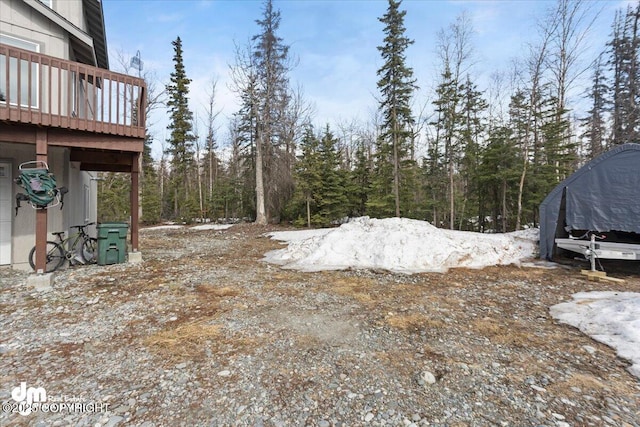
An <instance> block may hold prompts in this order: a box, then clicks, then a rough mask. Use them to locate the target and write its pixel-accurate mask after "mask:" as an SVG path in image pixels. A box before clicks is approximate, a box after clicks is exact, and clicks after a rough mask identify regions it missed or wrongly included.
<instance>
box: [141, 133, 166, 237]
mask: <svg viewBox="0 0 640 427" xmlns="http://www.w3.org/2000/svg"><path fill="white" fill-rule="evenodd" d="M152 142H153V138H152V137H151V135H149V134H147V135H146V138H145V140H144V149H143V152H142V177H141V186H142V195H141V196H142V197H141V201H140V205H141V206H142V217H141V218H140V220H141V221H142V222H143V223H145V224H156V223H158V222H160V218H161V207H162V201H161V199H160V193H159V191H158V173H157V172H156V169H155V165H154V161H153V157H152V156H151V143H152Z"/></svg>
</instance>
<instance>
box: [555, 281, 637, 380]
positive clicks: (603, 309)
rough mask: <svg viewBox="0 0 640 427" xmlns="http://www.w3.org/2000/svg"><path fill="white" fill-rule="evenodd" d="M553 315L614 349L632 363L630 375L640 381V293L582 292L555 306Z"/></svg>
mask: <svg viewBox="0 0 640 427" xmlns="http://www.w3.org/2000/svg"><path fill="white" fill-rule="evenodd" d="M549 311H550V313H551V315H552V316H553V317H554V318H555V319H558V320H559V321H560V322H561V323H566V324H569V325H571V326H574V327H576V328H578V329H580V330H581V331H582V332H584V333H585V334H587V335H589V336H590V337H591V338H593V339H594V340H596V341H599V342H601V343H603V344H606V345H608V346H610V347H613V348H614V349H616V351H617V352H618V356H620V357H621V358H624V359H627V360H630V361H631V363H632V365H631V367H630V368H629V372H631V374H633V375H635V376H636V377H638V378H640V293H636V292H610V291H608V292H578V293H577V294H574V295H573V301H571V302H565V303H562V304H557V305H554V306H553V307H551V308H550V310H549Z"/></svg>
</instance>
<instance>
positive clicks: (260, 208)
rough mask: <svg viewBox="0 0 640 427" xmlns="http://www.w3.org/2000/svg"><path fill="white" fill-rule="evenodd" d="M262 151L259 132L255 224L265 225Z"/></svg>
mask: <svg viewBox="0 0 640 427" xmlns="http://www.w3.org/2000/svg"><path fill="white" fill-rule="evenodd" d="M262 150H263V147H262V132H260V136H259V137H258V140H257V141H256V224H258V225H267V214H266V211H265V208H264V180H263V170H262V169H263V168H262Z"/></svg>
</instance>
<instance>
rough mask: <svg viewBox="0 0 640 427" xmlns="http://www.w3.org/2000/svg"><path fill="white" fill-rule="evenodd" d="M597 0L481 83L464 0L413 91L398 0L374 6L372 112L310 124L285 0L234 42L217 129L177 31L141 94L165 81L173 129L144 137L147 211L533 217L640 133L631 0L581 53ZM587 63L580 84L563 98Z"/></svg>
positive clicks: (120, 183)
mask: <svg viewBox="0 0 640 427" xmlns="http://www.w3.org/2000/svg"><path fill="white" fill-rule="evenodd" d="M593 7H594V3H591V2H589V1H585V0H557V1H556V3H555V4H554V6H553V7H552V8H551V9H549V10H548V12H547V16H546V17H545V19H544V20H543V21H541V22H543V23H542V24H540V25H539V26H538V31H537V34H536V35H535V40H533V41H532V42H531V43H530V44H529V45H528V47H527V50H526V52H525V53H524V54H523V56H522V57H521V58H518V59H517V60H516V61H514V63H513V67H512V69H510V70H503V71H501V72H496V73H494V74H493V75H492V76H491V79H490V83H489V87H488V88H479V87H478V85H477V81H478V75H476V74H474V73H475V70H474V46H473V28H472V25H471V21H470V18H469V17H468V15H466V14H465V13H463V14H461V15H460V16H458V18H457V19H456V20H455V22H453V23H451V24H450V25H448V26H447V27H445V28H443V29H441V30H440V31H439V32H438V33H437V46H436V47H437V49H436V51H437V52H438V64H437V65H438V77H437V81H436V82H435V91H434V93H433V94H432V98H430V100H429V101H428V102H424V103H423V104H422V105H420V100H419V99H417V95H416V94H417V89H418V88H419V85H420V83H421V82H418V81H417V80H416V79H415V77H414V74H413V70H412V68H411V67H410V66H409V65H408V59H407V48H408V47H409V46H410V45H411V44H412V43H413V40H412V39H411V38H410V37H409V36H408V35H407V34H406V28H405V25H404V19H405V16H406V13H407V12H406V10H403V9H402V1H401V0H388V8H387V10H386V13H385V14H384V15H383V16H381V17H380V18H378V19H379V21H380V23H382V24H383V25H384V29H383V33H382V34H381V43H380V45H379V46H378V51H379V53H380V56H381V59H382V66H381V67H380V68H379V69H378V70H377V78H378V81H377V89H378V95H377V97H376V103H377V105H376V107H377V109H376V114H374V116H373V117H372V118H371V120H370V121H369V122H368V123H359V122H356V121H351V122H350V121H349V118H344V120H343V121H341V122H340V123H337V124H325V125H323V126H320V127H316V126H314V124H313V123H314V114H313V108H311V106H310V105H311V104H310V102H309V101H308V100H306V99H305V98H304V96H303V95H302V90H301V88H299V87H294V85H293V84H292V83H291V81H290V76H289V73H290V71H291V70H292V68H293V67H294V66H295V61H294V60H293V58H292V55H291V52H290V48H289V46H288V45H287V44H286V42H285V41H284V40H283V39H282V38H281V37H280V36H279V26H280V22H281V15H280V12H279V11H278V10H277V9H275V8H274V5H273V2H272V0H266V1H265V2H264V5H263V10H262V15H261V17H260V19H257V20H256V24H257V27H258V31H257V33H256V35H255V36H254V37H252V38H251V40H250V41H249V42H248V43H247V45H245V46H236V55H235V63H234V64H233V65H232V66H231V67H230V69H231V77H232V81H233V87H234V90H235V91H236V93H237V95H238V97H239V99H240V100H241V103H240V108H239V109H238V111H237V112H236V113H235V114H234V115H233V117H231V119H230V120H229V124H228V132H227V134H228V136H227V137H226V139H225V140H222V139H221V138H219V135H218V133H219V132H218V128H217V119H218V117H217V116H218V113H217V112H216V111H217V110H216V108H217V105H216V98H215V89H216V82H215V81H212V84H211V87H210V91H209V94H208V95H209V102H208V105H207V108H206V111H205V114H204V116H205V117H204V118H203V119H202V118H199V117H195V116H194V114H193V112H192V111H191V110H190V109H189V103H188V100H189V84H190V82H191V81H190V79H189V78H188V76H187V73H186V70H185V67H184V63H183V58H182V55H183V46H182V41H181V39H180V37H178V38H176V40H175V41H174V42H173V43H172V45H173V50H174V57H173V62H174V71H173V72H172V73H171V76H170V82H169V83H168V84H167V85H166V86H165V88H164V89H165V90H164V91H157V90H155V87H154V86H153V85H150V93H151V94H152V95H151V96H150V99H151V102H150V104H149V107H148V110H149V108H157V107H158V105H160V104H161V102H160V99H161V97H160V96H159V94H160V93H164V94H165V95H166V101H165V102H164V104H165V105H166V107H167V108H168V113H169V115H170V122H169V126H168V130H169V131H170V136H169V138H168V139H167V141H165V143H164V146H163V148H164V150H163V154H162V157H161V159H159V160H158V159H153V158H152V157H151V155H150V145H151V142H152V136H151V135H148V137H147V141H146V144H145V153H144V156H143V168H142V171H143V176H142V194H141V197H142V201H141V206H142V219H143V221H144V222H146V223H156V222H159V221H161V220H177V221H185V222H192V221H195V220H198V219H203V220H204V219H207V220H209V219H210V220H218V219H225V220H242V219H245V220H250V221H255V222H256V223H258V224H266V223H268V222H291V223H295V224H297V225H300V226H303V225H304V226H329V225H331V224H336V223H339V222H340V221H342V220H343V219H344V218H346V217H350V216H361V215H369V216H373V217H380V218H382V217H391V216H402V217H408V218H417V219H422V220H428V221H430V222H431V223H433V224H434V225H437V226H440V227H446V228H451V229H460V230H472V231H501V232H503V231H511V230H517V229H521V228H523V227H524V226H536V225H537V224H538V206H539V204H540V203H541V202H542V200H543V199H544V197H545V196H546V195H547V194H548V193H549V191H551V190H552V189H553V188H554V187H555V186H556V185H557V184H558V183H559V182H560V181H562V180H563V179H565V178H566V177H567V176H569V175H570V174H571V173H572V172H573V171H575V170H576V169H577V168H578V167H579V166H581V165H582V164H584V162H586V161H588V160H589V159H592V158H594V157H597V156H598V155H599V154H601V153H602V152H603V151H605V150H607V149H609V148H611V147H613V146H615V145H617V144H623V143H627V142H638V136H639V135H638V132H640V111H638V107H637V105H639V101H640V99H639V97H640V86H639V84H638V83H639V82H640V79H639V77H640V75H639V73H640V67H639V66H638V65H639V64H638V52H639V40H638V19H639V18H640V2H638V3H636V4H635V5H629V6H628V7H627V9H621V10H619V11H618V12H617V13H616V15H615V19H614V21H613V22H612V25H611V34H610V38H609V41H608V43H607V45H606V46H603V47H602V51H601V53H600V54H599V55H598V56H597V58H593V59H592V58H586V59H587V60H588V61H587V62H589V61H590V62H589V63H590V65H589V66H588V67H585V66H582V65H581V64H583V63H585V58H583V56H584V55H585V52H586V51H587V50H586V44H585V43H586V39H587V35H588V33H589V31H590V30H591V25H592V24H593V16H595V13H594V11H593V10H591V9H592V8H593ZM586 75H589V76H590V81H591V84H590V88H589V90H588V91H587V92H586V93H584V94H583V95H581V96H579V97H577V99H572V98H571V97H570V96H569V95H570V94H571V93H573V92H574V91H575V89H576V87H577V82H578V81H579V79H583V78H584V77H585V76H586ZM425 83H427V82H424V83H423V84H425ZM429 83H432V82H429ZM574 98H576V97H574ZM578 104H581V105H588V108H584V110H585V113H583V114H578V113H577V112H576V111H577V109H576V105H578ZM427 111H429V113H427ZM201 128H204V129H201ZM221 147H226V149H225V150H224V153H225V155H224V156H223V155H222V153H223V151H222V150H221ZM127 186H128V180H127V178H126V177H122V176H120V175H118V174H106V175H105V176H104V181H103V182H102V183H101V186H100V187H101V194H100V203H101V207H100V216H101V218H102V219H103V220H112V219H123V218H122V215H123V212H125V213H126V206H127V202H126V201H127V200H128V196H127V191H128V187H127ZM117 216H120V218H115V217H117Z"/></svg>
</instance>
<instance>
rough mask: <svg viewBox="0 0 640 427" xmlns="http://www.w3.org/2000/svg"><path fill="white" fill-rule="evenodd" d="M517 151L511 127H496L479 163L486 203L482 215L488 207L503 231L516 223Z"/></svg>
mask: <svg viewBox="0 0 640 427" xmlns="http://www.w3.org/2000/svg"><path fill="white" fill-rule="evenodd" d="M517 151H518V150H517V148H516V146H515V144H514V143H513V138H512V131H511V129H509V128H508V127H498V128H496V129H493V130H492V132H491V134H490V136H489V143H488V144H487V147H486V148H485V149H484V150H483V152H482V161H481V163H480V164H479V167H478V178H479V185H480V188H481V189H482V192H483V193H484V197H483V203H484V204H485V206H482V207H481V209H480V212H481V215H482V217H484V214H485V212H486V207H488V209H489V212H490V213H491V218H492V220H493V224H492V228H493V229H494V230H496V231H500V232H503V233H504V232H507V231H509V230H510V229H511V227H513V226H514V225H515V218H511V215H512V213H513V212H514V211H515V203H514V201H515V199H516V196H517V185H516V183H517V182H518V178H519V175H520V172H519V170H518V165H519V161H518V158H517ZM483 231H485V229H484V227H483Z"/></svg>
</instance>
